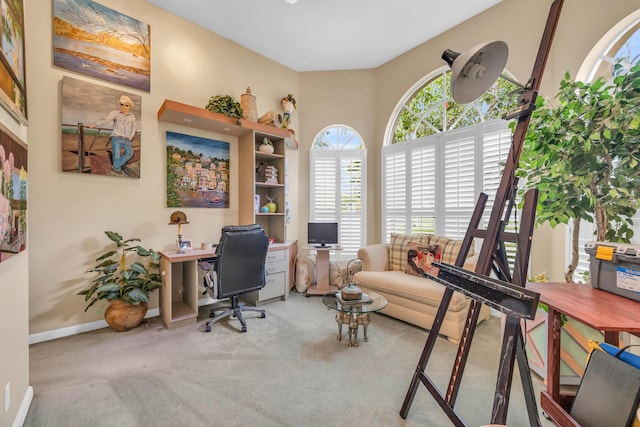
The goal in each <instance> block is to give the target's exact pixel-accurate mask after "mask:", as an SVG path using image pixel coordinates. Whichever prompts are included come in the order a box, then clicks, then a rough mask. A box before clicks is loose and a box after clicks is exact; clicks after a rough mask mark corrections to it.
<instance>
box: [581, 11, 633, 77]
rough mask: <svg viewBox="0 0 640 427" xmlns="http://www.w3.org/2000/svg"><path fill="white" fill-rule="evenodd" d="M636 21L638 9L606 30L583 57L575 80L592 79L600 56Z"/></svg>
mask: <svg viewBox="0 0 640 427" xmlns="http://www.w3.org/2000/svg"><path fill="white" fill-rule="evenodd" d="M638 21H640V9H638V10H636V11H635V12H632V13H631V14H629V15H628V16H627V17H625V18H623V19H621V20H620V22H618V23H617V24H616V25H614V26H613V27H612V28H611V29H610V30H609V31H607V33H606V34H605V35H604V36H602V38H601V39H600V40H599V41H598V42H597V43H596V44H595V46H594V47H593V49H591V51H590V52H589V53H588V54H587V56H586V57H585V59H584V61H583V62H582V65H581V66H580V69H579V70H578V73H577V74H576V80H577V81H581V82H590V81H593V80H594V78H595V72H596V69H597V68H598V65H599V64H600V60H601V59H602V56H603V55H604V54H605V53H607V52H608V51H609V50H611V48H612V47H613V45H614V44H615V43H617V42H618V40H620V38H621V37H622V36H623V35H625V34H626V33H627V32H628V31H629V30H630V29H631V28H632V27H633V26H634V25H636V24H637V23H638Z"/></svg>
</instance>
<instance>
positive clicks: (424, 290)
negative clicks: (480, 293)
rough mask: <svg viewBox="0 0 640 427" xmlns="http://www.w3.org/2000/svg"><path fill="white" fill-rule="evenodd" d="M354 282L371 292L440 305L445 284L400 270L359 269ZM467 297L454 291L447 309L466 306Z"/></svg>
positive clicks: (434, 305)
mask: <svg viewBox="0 0 640 427" xmlns="http://www.w3.org/2000/svg"><path fill="white" fill-rule="evenodd" d="M354 280H355V282H356V283H357V284H358V285H359V286H362V287H365V288H367V289H369V290H371V291H372V292H379V293H389V294H393V295H397V296H400V297H403V298H406V299H409V300H413V301H417V302H421V303H423V304H428V305H431V306H433V307H438V306H440V302H441V300H442V295H443V294H444V291H445V289H446V288H445V286H443V285H441V284H439V283H436V282H434V281H433V280H431V279H427V278H425V277H418V276H410V275H408V274H406V273H404V272H402V271H385V272H382V273H381V272H379V271H359V272H357V273H356V274H355V276H354ZM467 305H468V299H467V298H466V297H465V296H464V295H462V294H461V293H459V292H454V293H453V297H452V298H451V302H450V303H449V308H448V311H460V310H463V309H465V308H466V307H467Z"/></svg>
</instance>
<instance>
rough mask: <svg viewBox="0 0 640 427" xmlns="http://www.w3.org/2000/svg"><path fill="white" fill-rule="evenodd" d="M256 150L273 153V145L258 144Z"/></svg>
mask: <svg viewBox="0 0 640 427" xmlns="http://www.w3.org/2000/svg"><path fill="white" fill-rule="evenodd" d="M258 150H259V151H261V152H262V153H267V154H273V145H267V144H260V147H258Z"/></svg>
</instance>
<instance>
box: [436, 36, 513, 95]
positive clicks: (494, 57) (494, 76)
mask: <svg viewBox="0 0 640 427" xmlns="http://www.w3.org/2000/svg"><path fill="white" fill-rule="evenodd" d="M508 56H509V48H508V47H507V44H506V43H505V42H503V41H491V42H488V43H483V44H479V45H477V46H475V47H474V48H472V49H470V50H469V51H468V52H465V53H463V54H457V53H455V52H452V51H446V52H445V53H444V54H443V58H444V59H445V60H446V61H447V62H449V65H451V96H453V99H454V100H455V101H456V102H457V103H460V104H467V103H469V102H471V101H473V100H475V99H477V98H478V97H479V96H480V95H482V94H483V93H485V92H486V91H487V90H488V89H489V88H490V87H491V86H492V85H493V84H494V83H495V82H496V80H498V77H500V74H502V70H504V67H505V65H506V64H507V58H508ZM450 61H452V62H450Z"/></svg>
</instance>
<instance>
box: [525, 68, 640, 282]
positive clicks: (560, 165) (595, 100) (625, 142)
mask: <svg viewBox="0 0 640 427" xmlns="http://www.w3.org/2000/svg"><path fill="white" fill-rule="evenodd" d="M613 75H614V78H613V81H611V82H607V81H605V80H604V79H602V78H598V79H597V80H595V81H594V82H592V83H582V82H576V81H574V80H571V78H570V76H569V74H568V73H567V74H565V76H564V79H563V80H562V82H561V83H560V91H559V93H558V94H557V96H556V104H555V105H552V104H551V103H550V102H548V101H546V100H544V99H543V98H542V97H539V98H538V100H537V102H536V110H535V111H534V112H533V114H532V116H531V122H530V125H529V129H528V132H527V135H526V138H525V145H524V148H523V151H522V154H521V156H520V163H519V170H518V172H517V175H518V176H519V177H522V178H524V179H525V185H524V188H523V189H522V191H526V190H528V189H530V188H537V189H538V190H539V197H538V206H537V215H536V222H538V223H540V224H541V223H544V222H549V224H550V225H551V227H555V226H556V225H557V224H568V223H569V222H572V224H573V236H572V260H571V262H570V264H569V266H568V269H567V271H566V273H565V280H566V281H567V282H570V281H573V273H574V271H575V269H576V266H577V264H578V259H579V249H580V248H579V246H578V236H579V232H580V221H581V220H586V221H589V222H592V223H595V224H596V230H597V233H596V236H595V238H596V240H606V241H612V242H629V241H630V239H631V237H632V236H633V229H632V226H633V223H632V221H631V217H633V216H634V215H635V212H636V211H637V210H638V208H639V207H640V167H639V163H640V64H635V65H633V66H631V67H630V68H628V69H626V70H625V69H624V68H623V66H622V64H616V65H615V66H614V73H613Z"/></svg>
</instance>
